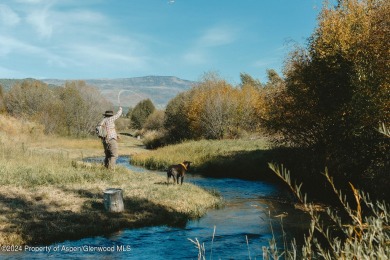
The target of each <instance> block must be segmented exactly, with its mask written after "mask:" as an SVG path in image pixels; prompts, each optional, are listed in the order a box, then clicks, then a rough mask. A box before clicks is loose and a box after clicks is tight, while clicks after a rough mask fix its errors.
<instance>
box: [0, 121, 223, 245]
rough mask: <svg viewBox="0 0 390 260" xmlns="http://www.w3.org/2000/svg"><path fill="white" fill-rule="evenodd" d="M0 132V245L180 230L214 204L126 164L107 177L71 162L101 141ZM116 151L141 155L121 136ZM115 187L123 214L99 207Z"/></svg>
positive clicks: (201, 193) (205, 195)
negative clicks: (151, 228) (156, 228)
mask: <svg viewBox="0 0 390 260" xmlns="http://www.w3.org/2000/svg"><path fill="white" fill-rule="evenodd" d="M10 121H11V122H8V123H9V124H11V125H12V124H18V121H17V120H14V119H10ZM8 129H11V128H8ZM13 131H14V132H13ZM0 133H2V134H1V135H0V138H1V142H0V164H1V165H2V167H1V168H0V185H1V186H2V189H1V190H0V244H14V245H21V244H46V243H52V242H54V241H61V240H65V239H78V238H82V237H86V236H94V235H102V234H106V233H111V232H114V231H117V230H120V229H123V228H132V227H140V226H148V225H158V224H168V225H182V224H184V223H185V222H186V221H187V220H188V219H191V218H197V217H200V216H201V215H203V214H204V213H205V211H206V209H207V208H210V207H216V206H218V205H219V203H220V198H219V197H218V196H216V195H215V194H213V193H210V192H208V191H205V190H203V189H201V188H199V187H196V186H194V185H191V184H187V183H185V184H183V186H174V185H169V186H168V185H166V184H165V181H166V180H165V178H164V177H162V176H159V175H155V174H149V173H148V174H145V173H135V172H131V171H129V170H127V169H125V168H124V167H117V169H116V170H115V172H112V171H108V170H106V169H105V168H103V167H102V166H101V165H97V164H85V163H77V162H76V161H75V160H72V156H69V154H67V153H72V154H74V155H75V157H80V156H76V155H78V153H79V150H81V151H84V149H83V147H84V146H88V148H85V150H86V151H87V152H85V153H84V155H85V156H91V155H93V154H94V153H100V155H101V154H102V149H101V147H100V145H101V144H100V142H99V140H72V139H66V138H55V137H45V136H42V137H39V136H38V137H37V138H29V132H28V131H26V132H23V131H21V132H17V128H15V130H12V133H11V132H5V131H4V130H0ZM11 135H15V136H20V137H21V138H20V140H18V141H15V138H13V139H12V140H13V141H12V145H11V142H10V141H9V139H6V138H4V136H11ZM29 140H32V141H31V142H29ZM94 147H96V148H94ZM120 149H122V152H123V151H126V152H129V151H133V152H134V151H136V152H140V151H141V148H140V147H139V144H138V143H137V141H134V142H131V143H130V142H127V140H125V139H123V140H122V141H121V143H120ZM64 151H65V152H64ZM75 151H76V152H75ZM113 187H115V188H121V189H123V191H124V203H125V212H123V213H119V214H113V213H107V212H106V211H105V210H104V206H103V191H104V190H105V189H107V188H113ZM178 198H180V199H178Z"/></svg>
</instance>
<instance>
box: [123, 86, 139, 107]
mask: <svg viewBox="0 0 390 260" xmlns="http://www.w3.org/2000/svg"><path fill="white" fill-rule="evenodd" d="M126 91H128V92H131V93H133V94H135V95H137V96H139V97H140V98H141V99H144V97H143V96H141V95H140V94H138V93H137V92H135V91H133V90H130V89H121V90H120V91H119V93H118V104H119V105H120V104H121V100H120V96H121V94H122V93H123V92H126Z"/></svg>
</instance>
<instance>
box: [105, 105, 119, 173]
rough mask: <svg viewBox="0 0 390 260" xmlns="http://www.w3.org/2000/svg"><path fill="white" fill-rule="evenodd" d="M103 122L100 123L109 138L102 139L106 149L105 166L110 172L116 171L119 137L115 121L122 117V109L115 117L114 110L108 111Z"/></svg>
mask: <svg viewBox="0 0 390 260" xmlns="http://www.w3.org/2000/svg"><path fill="white" fill-rule="evenodd" d="M103 115H104V118H103V120H102V121H101V122H100V125H102V126H103V127H104V128H105V129H106V131H107V136H106V137H105V138H102V143H103V147H104V154H105V155H106V157H105V158H104V166H105V167H106V168H108V169H110V170H113V169H115V164H116V159H117V158H118V142H117V140H118V138H119V137H118V135H117V133H116V131H115V120H117V119H118V118H119V117H120V116H121V115H122V107H119V110H118V112H117V113H116V114H115V115H114V112H113V111H112V110H108V111H106V112H105V113H104V114H103Z"/></svg>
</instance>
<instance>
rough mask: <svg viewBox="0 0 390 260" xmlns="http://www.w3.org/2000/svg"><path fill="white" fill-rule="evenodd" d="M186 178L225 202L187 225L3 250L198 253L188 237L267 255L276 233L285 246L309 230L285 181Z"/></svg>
mask: <svg viewBox="0 0 390 260" xmlns="http://www.w3.org/2000/svg"><path fill="white" fill-rule="evenodd" d="M99 160H100V159H99ZM118 164H122V165H126V167H128V168H130V169H131V170H133V171H138V172H143V173H144V174H152V172H150V171H148V170H145V169H143V168H140V167H135V166H132V165H129V164H128V159H127V158H126V157H120V158H119V159H118ZM158 174H164V175H165V173H161V172H160V173H158ZM185 181H186V182H190V183H194V184H196V185H198V186H201V187H204V188H206V189H213V190H217V191H219V192H220V194H221V195H222V196H223V198H224V200H225V202H226V203H225V207H223V208H222V209H215V210H209V211H208V212H207V214H206V215H205V216H204V217H202V218H201V219H199V220H194V221H188V223H187V224H186V226H185V227H183V228H178V227H169V226H157V227H147V228H139V229H129V230H123V231H121V232H119V233H115V234H112V235H110V236H101V237H90V238H85V239H81V240H77V241H65V242H62V243H56V244H52V245H49V246H47V247H42V248H33V249H34V250H39V249H41V250H42V251H41V252H33V251H30V252H29V251H24V252H22V253H15V254H12V255H10V254H7V255H0V258H5V259H7V258H9V259H11V258H12V259H42V258H52V259H69V258H72V259H78V258H82V259H197V256H198V249H197V248H196V247H195V245H194V244H193V243H192V242H191V241H190V240H189V239H192V240H195V239H198V241H199V242H200V243H201V244H203V243H204V246H205V251H206V252H205V253H206V258H207V259H211V258H213V259H249V258H251V259H255V258H257V259H262V247H263V246H269V241H270V240H271V239H272V238H273V237H274V238H275V239H276V240H277V241H278V245H279V247H280V249H283V241H284V239H286V240H287V241H290V240H291V239H292V237H298V238H301V239H302V237H303V235H302V234H303V232H305V231H306V230H307V226H308V217H307V216H306V215H305V214H303V213H302V212H300V211H297V210H295V209H294V208H293V206H292V203H291V198H290V197H289V196H290V195H289V193H288V192H287V191H286V190H285V188H284V187H280V186H278V185H276V184H272V183H267V182H262V181H247V180H240V179H231V178H221V179H215V178H205V177H202V176H198V175H191V174H187V175H186V179H185ZM280 215H284V216H285V217H283V218H281V217H280ZM214 228H215V233H214ZM213 234H214V238H213ZM298 243H300V240H299V239H298ZM33 249H30V250H33ZM102 251H104V252H102Z"/></svg>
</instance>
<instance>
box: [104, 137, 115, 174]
mask: <svg viewBox="0 0 390 260" xmlns="http://www.w3.org/2000/svg"><path fill="white" fill-rule="evenodd" d="M103 147H104V154H105V155H106V157H105V158H104V166H105V167H106V168H108V169H115V164H116V159H117V158H118V142H117V141H116V140H115V139H111V140H109V141H106V140H104V139H103Z"/></svg>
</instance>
